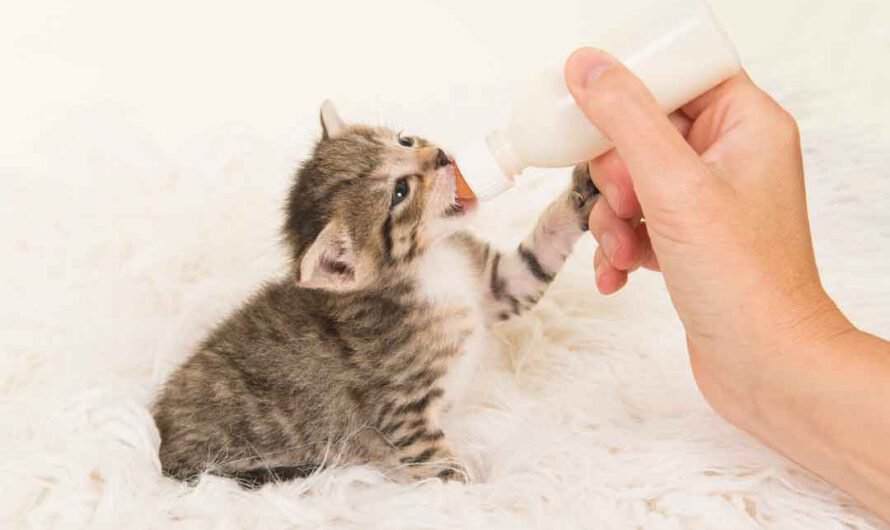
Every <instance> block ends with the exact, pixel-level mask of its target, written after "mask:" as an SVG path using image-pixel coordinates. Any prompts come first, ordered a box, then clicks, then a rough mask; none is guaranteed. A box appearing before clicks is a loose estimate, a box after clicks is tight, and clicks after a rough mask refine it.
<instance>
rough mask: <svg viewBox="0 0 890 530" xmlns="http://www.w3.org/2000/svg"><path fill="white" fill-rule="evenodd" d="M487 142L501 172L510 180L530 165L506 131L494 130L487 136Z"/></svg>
mask: <svg viewBox="0 0 890 530" xmlns="http://www.w3.org/2000/svg"><path fill="white" fill-rule="evenodd" d="M485 142H486V143H487V144H488V150H489V151H490V152H491V155H492V156H493V157H494V159H495V161H497V164H498V167H499V168H500V169H501V172H502V173H503V174H504V175H505V176H507V177H509V178H510V180H513V179H515V178H516V177H517V176H518V175H519V174H520V173H522V170H523V169H525V168H526V167H527V166H528V164H526V163H525V162H524V161H523V160H522V158H520V156H519V154H517V153H516V149H514V147H513V144H512V143H510V140H509V138H507V135H506V134H505V133H504V131H494V132H492V133H491V134H489V135H488V136H487V137H486V138H485Z"/></svg>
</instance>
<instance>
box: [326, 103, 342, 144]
mask: <svg viewBox="0 0 890 530" xmlns="http://www.w3.org/2000/svg"><path fill="white" fill-rule="evenodd" d="M344 129H346V123H345V122H344V121H343V119H342V118H340V115H339V114H337V109H336V108H335V107H334V103H333V102H332V101H331V100H329V99H327V100H325V102H324V103H322V104H321V138H322V139H323V140H328V139H330V138H336V137H338V136H340V135H341V134H342V133H343V131H344Z"/></svg>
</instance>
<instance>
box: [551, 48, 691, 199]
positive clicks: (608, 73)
mask: <svg viewBox="0 0 890 530" xmlns="http://www.w3.org/2000/svg"><path fill="white" fill-rule="evenodd" d="M565 76H566V84H567V86H568V88H569V91H570V92H571V93H572V96H573V97H574V98H575V102H576V103H577V104H578V106H579V107H580V108H581V110H582V111H583V112H584V114H585V115H586V116H587V117H588V118H589V119H590V121H591V122H593V124H594V125H595V126H596V127H597V128H599V130H600V131H602V132H603V134H605V135H606V136H607V137H609V138H610V139H611V140H612V142H613V143H614V144H615V148H616V149H617V151H618V152H619V153H620V155H621V158H622V159H623V160H624V162H625V163H626V164H627V168H628V169H629V170H630V174H631V176H632V177H633V179H634V182H635V184H642V186H639V185H637V186H635V188H636V190H637V194H638V196H639V198H640V200H641V202H643V204H645V203H646V202H647V196H648V198H651V199H652V200H653V201H663V200H672V198H675V197H684V195H685V190H686V189H687V188H689V187H690V186H687V185H684V182H685V183H692V184H694V183H697V181H698V180H699V179H701V178H702V177H703V175H704V173H705V172H704V171H703V166H702V164H701V162H700V160H699V159H698V156H697V154H696V153H695V151H694V150H693V149H692V148H691V147H690V146H689V145H688V144H687V143H686V141H685V140H684V138H683V137H682V136H681V135H680V134H679V133H678V132H677V130H676V129H675V128H674V126H673V125H672V124H671V122H670V120H669V119H668V117H667V116H666V115H665V113H664V111H663V110H662V109H661V108H660V107H659V105H658V103H657V102H656V101H655V98H654V97H653V96H652V94H651V93H649V91H648V90H647V89H646V87H645V86H644V85H643V83H642V82H641V81H640V80H639V79H638V78H637V77H636V76H635V75H634V74H633V73H631V72H630V70H628V69H627V68H626V67H625V66H624V65H622V64H621V63H619V62H618V61H617V60H616V59H614V58H613V57H611V56H610V55H608V54H607V53H605V52H602V51H599V50H595V49H593V48H581V49H579V50H576V51H575V52H574V53H573V54H572V55H571V56H570V57H569V59H568V61H567V62H566V67H565Z"/></svg>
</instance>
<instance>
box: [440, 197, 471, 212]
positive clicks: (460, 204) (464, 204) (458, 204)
mask: <svg viewBox="0 0 890 530" xmlns="http://www.w3.org/2000/svg"><path fill="white" fill-rule="evenodd" d="M478 204H479V201H477V200H476V199H466V198H461V197H455V198H454V203H453V204H452V205H451V206H449V207H448V209H447V210H446V211H445V217H459V216H461V215H466V214H468V213H470V212H472V211H473V210H475V209H476V206H477V205H478Z"/></svg>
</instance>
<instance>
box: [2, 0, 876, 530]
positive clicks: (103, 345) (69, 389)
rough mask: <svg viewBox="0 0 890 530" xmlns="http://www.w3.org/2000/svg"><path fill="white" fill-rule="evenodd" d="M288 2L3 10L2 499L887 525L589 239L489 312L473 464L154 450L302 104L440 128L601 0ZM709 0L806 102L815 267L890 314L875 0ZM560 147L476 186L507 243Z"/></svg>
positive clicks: (407, 523) (428, 520)
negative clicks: (399, 464)
mask: <svg viewBox="0 0 890 530" xmlns="http://www.w3.org/2000/svg"><path fill="white" fill-rule="evenodd" d="M631 3H632V2H631ZM124 4H126V7H124ZM302 4H303V3H301V2H294V3H287V4H285V3H282V4H279V5H276V6H270V5H269V4H268V3H263V2H260V3H258V4H257V5H253V4H252V5H251V7H250V8H249V9H248V8H246V7H243V6H242V8H240V9H237V10H236V9H233V8H232V7H229V6H225V5H223V4H222V3H213V4H212V5H209V4H208V5H203V6H199V7H196V6H193V5H192V4H191V3H181V2H177V3H175V4H174V3H170V4H165V3H163V2H158V3H150V4H149V3H146V4H145V5H144V6H142V7H138V6H141V4H139V5H137V4H133V3H116V2H102V3H100V2H93V3H90V2H78V3H74V4H73V5H74V6H76V7H71V6H68V5H67V3H65V4H63V3H61V2H59V3H57V4H56V5H54V6H51V7H47V5H48V3H46V2H40V3H33V5H31V4H22V3H20V4H19V5H17V7H16V9H28V10H33V11H29V12H26V13H23V14H21V13H15V14H13V13H10V14H9V16H2V17H0V25H2V28H0V29H2V30H3V31H2V34H3V35H5V36H7V37H8V38H10V39H11V40H10V41H9V42H11V43H12V44H11V45H5V46H3V47H2V49H0V54H4V57H3V58H2V59H3V60H2V61H0V64H4V65H5V66H4V78H5V79H7V80H8V81H9V82H8V83H5V84H4V93H5V94H6V95H5V96H4V99H3V100H2V103H0V105H2V108H0V115H2V116H4V123H3V125H4V127H3V130H2V132H0V134H2V140H3V141H2V142H0V153H2V155H3V156H0V213H2V222H0V234H2V237H0V241H2V245H3V248H4V250H3V261H2V264H0V270H2V272H3V276H4V287H3V295H2V297H0V310H2V319H0V322H2V324H0V326H2V327H0V421H2V430H0V454H2V455H3V456H2V457H0V491H2V492H3V495H2V496H0V527H3V528H84V527H92V528H127V529H137V528H188V529H198V528H241V527H243V528H318V527H323V528H337V529H340V528H393V529H401V528H486V529H496V528H510V529H517V528H542V529H558V528H616V529H624V528H634V527H638V526H639V527H643V528H721V529H735V528H740V529H747V528H756V527H759V526H763V527H768V528H781V529H807V530H811V529H815V528H819V529H822V528H849V527H854V528H882V524H881V523H880V522H879V521H877V520H876V519H874V518H873V517H872V516H870V515H869V514H867V513H866V512H865V511H863V510H862V509H861V508H859V507H858V505H857V503H856V502H855V501H852V500H850V499H849V498H848V497H846V496H844V495H843V494H841V493H839V492H838V491H837V490H836V489H834V488H833V487H831V486H828V485H826V484H825V483H823V482H822V481H820V480H819V479H817V478H815V477H813V476H812V475H810V474H808V473H806V472H805V471H803V470H802V469H801V468H800V467H798V466H796V465H795V464H793V463H791V462H789V461H787V460H786V459H784V458H782V457H781V456H778V455H776V454H775V453H773V452H771V451H770V450H768V449H766V448H764V447H763V446H762V445H761V444H759V443H758V442H757V441H755V440H753V439H751V438H750V437H749V436H747V435H745V434H744V433H742V432H739V431H738V430H737V429H735V428H734V427H732V426H730V425H728V424H727V423H726V422H724V421H723V420H722V419H720V418H719V417H718V416H717V415H716V414H715V413H714V412H712V411H711V410H710V409H709V408H708V406H707V404H706V403H705V402H704V401H703V400H702V399H701V397H700V396H699V394H698V391H697V390H696V388H695V384H694V382H693V380H692V377H691V375H690V373H689V368H688V365H687V361H686V355H685V349H684V343H683V336H682V331H681V329H680V328H679V325H678V322H677V319H676V317H675V315H674V314H673V312H672V310H671V307H670V303H669V300H668V298H667V296H666V294H665V292H664V290H663V287H662V284H661V281H660V279H659V277H658V276H657V275H654V274H649V273H640V274H636V275H634V277H633V279H632V281H631V284H630V286H629V287H628V289H627V290H626V291H625V292H623V293H621V294H620V295H618V296H615V297H611V298H605V297H602V296H599V295H597V294H596V291H595V288H594V286H593V273H592V270H591V267H590V261H591V258H592V255H593V248H594V245H593V243H592V242H591V241H590V239H585V240H584V241H582V243H581V244H579V246H578V248H577V249H576V251H575V253H574V255H573V258H572V259H571V260H570V261H569V263H568V264H567V265H566V267H565V269H564V271H563V273H562V275H561V276H560V278H559V279H557V280H556V282H555V283H554V284H553V286H552V287H551V289H550V291H549V292H548V294H547V295H546V296H545V297H544V298H543V299H542V300H541V302H540V304H539V306H538V307H537V308H536V309H535V310H534V311H532V312H531V313H530V314H529V315H527V316H525V317H522V318H520V319H517V320H516V321H515V322H510V323H508V324H507V325H505V326H502V327H501V328H499V329H498V330H497V331H496V339H497V340H496V342H495V346H494V347H493V348H492V350H491V352H490V355H489V356H488V357H486V358H485V359H484V365H483V367H482V368H481V369H480V370H479V371H478V372H477V374H476V375H477V381H478V382H477V384H476V386H475V389H476V391H475V393H474V394H473V395H472V396H471V398H470V399H469V402H468V403H467V407H468V410H469V412H468V414H466V415H465V416H462V417H458V418H453V424H452V425H449V429H450V432H453V433H454V437H453V439H452V440H453V444H454V447H455V450H456V452H457V453H458V454H459V455H461V457H462V458H463V459H464V461H465V462H467V464H468V466H470V467H471V468H472V470H473V472H474V473H475V474H476V475H477V476H478V477H479V481H478V482H477V483H475V484H470V485H463V484H451V483H449V484H443V483H440V482H438V481H431V482H427V483H420V484H396V483H391V482H387V481H385V480H384V479H383V478H382V477H381V476H380V474H379V473H377V472H375V471H374V470H373V469H372V468H369V467H354V468H346V469H334V470H328V471H325V472H323V473H321V474H319V475H317V476H314V477H312V478H311V479H309V480H305V481H296V482H292V483H288V484H284V485H281V486H271V487H266V488H264V489H262V490H260V491H258V492H245V491H243V490H241V489H240V488H239V487H238V486H237V485H235V484H234V483H232V482H231V481H228V480H225V479H220V478H215V477H210V478H208V479H207V480H205V481H204V482H202V483H201V484H200V485H199V486H198V487H196V488H190V487H188V486H186V485H184V484H182V483H179V482H176V481H174V480H172V479H167V478H163V477H161V475H160V468H159V464H158V459H157V452H158V435H157V431H156V429H155V427H154V425H153V423H152V421H151V416H150V414H149V412H148V405H149V403H150V399H151V397H152V395H153V393H154V392H155V391H156V390H157V388H158V385H159V384H160V383H161V381H163V379H164V378H165V377H166V376H167V375H168V374H169V373H170V372H171V371H172V370H173V369H174V368H175V367H176V366H177V365H178V364H179V363H181V362H182V361H183V360H184V358H185V356H186V355H187V354H188V353H189V352H190V351H191V349H192V348H193V347H194V345H195V344H196V343H197V341H199V340H200V339H201V337H202V336H203V335H204V333H205V332H206V331H207V330H208V329H209V328H210V327H211V326H212V325H213V324H214V323H215V322H217V321H218V320H219V319H221V318H223V317H224V316H225V315H226V314H227V313H229V312H230V310H231V309H232V308H233V307H234V306H236V305H237V304H238V303H240V302H241V301H242V300H244V298H245V297H246V296H247V295H248V294H249V293H250V292H251V291H252V290H253V289H254V288H255V287H256V285H257V284H258V282H260V281H261V280H263V279H264V278H268V277H270V276H272V275H274V274H277V273H281V272H283V271H282V270H281V266H282V264H284V263H285V256H283V255H282V253H281V252H280V250H279V247H278V244H277V240H276V238H277V229H278V225H279V223H280V219H281V214H280V211H279V208H280V204H281V199H282V197H283V194H284V193H285V191H286V186H287V184H288V182H289V177H290V174H291V171H292V169H293V167H294V166H295V163H296V161H297V160H299V159H301V158H302V157H303V155H304V154H305V152H306V149H307V148H308V146H309V139H310V138H311V137H312V136H313V135H314V134H316V132H317V127H318V125H317V124H318V122H317V116H316V114H315V111H316V109H317V105H318V103H319V102H320V101H321V100H322V99H323V98H324V97H326V96H333V97H335V98H336V99H337V100H338V101H339V102H341V106H342V107H343V109H342V110H343V111H344V114H346V115H350V116H355V117H356V118H357V119H362V120H363V121H369V122H374V121H375V120H379V119H381V117H382V118H385V119H387V120H391V121H392V122H393V123H398V124H400V125H404V127H405V128H406V130H409V131H412V132H417V133H420V134H424V135H427V136H430V137H435V138H437V140H439V141H441V142H443V143H444V144H445V145H450V144H454V143H456V142H458V141H459V140H461V139H462V138H463V137H465V136H466V135H467V134H471V133H472V134H478V133H479V132H481V131H483V130H485V129H486V127H488V126H490V125H491V124H495V123H499V121H498V120H500V119H502V114H501V113H502V111H503V110H504V108H505V107H506V106H507V104H508V103H509V94H511V92H510V90H511V86H510V82H511V81H512V80H513V79H514V78H511V75H515V76H516V77H521V76H522V75H524V74H527V73H528V70H527V69H523V67H522V61H521V60H520V59H522V60H526V61H532V60H537V59H542V58H547V57H551V56H554V55H555V52H556V51H558V50H557V49H556V48H557V46H562V47H565V48H568V47H570V46H571V45H574V44H577V43H578V42H581V41H582V38H581V37H582V36H584V38H586V39H587V40H588V42H589V41H590V40H591V39H590V35H593V34H595V32H594V31H593V30H591V29H590V28H591V25H595V24H596V21H597V20H601V19H603V18H608V17H603V16H601V13H602V11H603V10H604V9H613V6H612V4H614V3H612V2H600V3H599V4H597V3H596V2H586V1H585V2H580V1H579V2H574V3H573V2H567V3H566V5H562V4H560V5H556V4H552V5H551V4H548V6H550V7H551V8H548V9H547V10H542V9H541V8H540V5H539V4H534V3H532V4H534V5H535V7H534V12H532V11H533V9H532V7H529V8H527V11H524V9H526V8H524V7H522V6H518V5H517V6H515V7H511V9H515V10H516V12H515V13H513V15H512V18H511V23H510V25H503V24H499V23H497V22H496V19H495V18H494V16H495V15H496V14H497V13H499V11H498V10H497V9H496V8H495V7H488V6H487V4H483V3H480V2H449V3H447V4H445V3H443V4H442V5H441V6H439V5H434V4H429V3H424V2H415V3H411V4H405V3H396V2H392V3H387V2H382V3H369V2H368V3H361V4H355V5H348V6H344V5H341V4H336V3H335V4H334V5H331V6H329V5H327V4H325V5H321V3H319V6H317V9H318V11H319V12H318V13H314V14H313V15H312V16H310V15H309V14H308V13H307V12H306V11H305V10H306V9H307V8H303V7H299V6H300V5H302ZM714 4H715V9H716V10H717V12H718V14H719V15H720V16H721V19H722V20H723V21H724V23H725V24H726V26H727V28H728V30H729V32H730V33H731V35H732V36H733V38H734V39H735V41H736V43H737V44H738V46H739V48H740V50H741V52H742V55H743V57H744V60H745V62H746V65H747V66H748V68H749V70H750V71H751V74H752V76H753V77H754V78H755V79H757V80H758V81H759V82H761V83H762V84H763V85H764V86H765V87H766V88H767V89H769V90H770V91H771V92H772V93H773V94H775V96H776V97H777V98H778V99H779V100H780V101H782V103H783V104H785V105H786V106H787V107H788V108H789V109H790V110H791V111H792V112H794V113H795V115H796V116H797V117H798V118H799V121H800V123H801V127H802V131H803V140H804V146H805V157H806V166H807V175H808V192H809V196H810V213H811V217H812V219H813V234H814V238H815V245H816V250H817V256H818V259H819V265H820V268H821V270H822V273H823V277H824V281H825V283H826V286H827V288H828V290H829V291H830V292H831V293H832V294H833V295H834V296H835V298H836V299H837V301H838V302H839V303H840V305H841V306H842V308H843V309H844V310H845V311H846V312H847V313H848V315H849V316H850V317H851V318H852V319H853V320H854V321H855V322H857V323H858V324H859V325H861V326H862V327H864V328H865V329H868V330H870V331H872V332H874V333H878V334H882V335H884V336H890V321H888V319H887V313H888V299H890V279H888V272H890V270H888V263H890V231H888V226H890V214H888V209H887V203H888V201H890V192H888V178H890V169H888V168H890V127H888V123H890V99H888V98H887V97H886V96H887V94H888V93H890V78H888V75H890V74H888V72H890V71H888V69H887V68H886V61H887V57H888V53H890V50H888V41H887V36H886V30H887V23H888V22H887V21H888V20H890V5H888V4H887V3H886V2H883V1H880V0H875V1H867V0H863V1H857V2H812V1H809V0H788V1H786V2H773V1H766V0H760V1H752V2H737V1H735V0H719V1H715V2H714ZM315 8H316V6H313V9H315ZM11 9H12V8H7V9H6V11H9V10H11ZM301 9H302V10H303V11H301ZM615 9H617V8H615ZM134 10H135V11H134ZM381 10H391V13H393V15H392V16H387V17H380V18H379V20H378V21H376V22H371V21H373V20H374V18H373V17H374V16H375V15H379V13H380V11H381ZM598 10H599V11H598ZM347 13H348V14H349V17H348V19H347V20H343V17H346V14H347ZM4 15H6V14H4ZM518 35H530V36H532V37H530V38H518ZM245 36H246V37H245ZM341 43H342V45H341ZM562 55H563V56H564V55H565V53H563V54H562ZM406 65H407V66H406ZM409 67H410V68H409ZM409 71H410V75H409V74H407V73H406V72H409ZM495 80H496V81H495ZM338 91H339V93H338ZM347 111H348V112H347ZM362 112H364V113H365V114H364V115H361V114H360V113H362ZM554 173H556V172H546V171H545V172H531V173H530V174H529V175H528V176H527V178H526V179H525V181H524V182H523V183H522V185H521V186H520V187H519V188H518V189H516V190H514V191H513V192H511V193H509V194H507V195H505V196H504V197H503V198H502V199H500V200H498V201H497V202H495V203H492V204H491V205H489V206H488V207H487V209H486V210H485V211H483V212H480V219H479V220H478V223H477V224H478V226H479V228H480V232H482V233H483V234H484V235H486V236H489V237H490V238H491V239H493V240H495V241H498V242H500V243H502V244H503V245H504V246H505V247H509V246H511V245H513V244H515V243H516V242H518V241H519V239H520V238H521V237H522V236H523V235H524V234H525V233H526V231H527V230H528V229H529V228H530V226H531V223H533V221H534V217H535V216H534V215H533V214H532V213H531V212H538V211H540V210H541V209H542V208H543V206H544V205H545V204H546V203H547V201H548V200H549V199H550V198H551V197H552V196H553V195H554V194H555V193H556V192H557V191H558V190H559V189H560V188H562V186H563V185H564V182H565V180H564V179H563V178H562V176H565V175H566V174H567V171H565V172H561V173H560V178H554V179H546V178H540V179H536V178H535V177H538V176H541V175H547V174H554Z"/></svg>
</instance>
